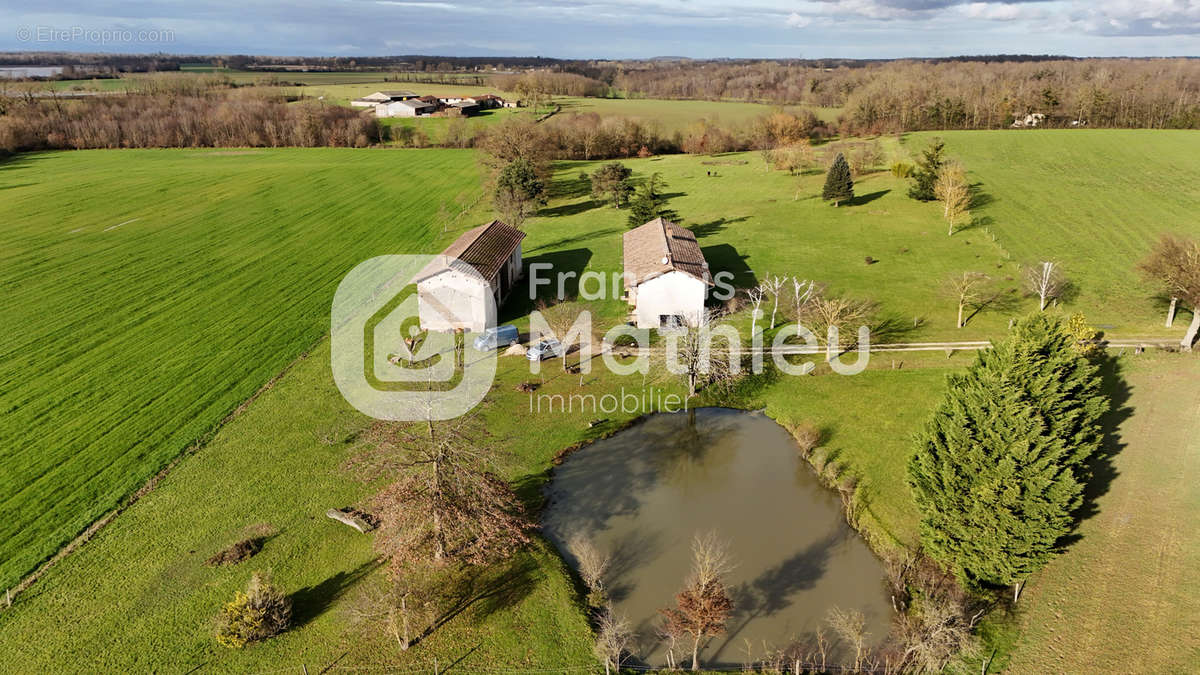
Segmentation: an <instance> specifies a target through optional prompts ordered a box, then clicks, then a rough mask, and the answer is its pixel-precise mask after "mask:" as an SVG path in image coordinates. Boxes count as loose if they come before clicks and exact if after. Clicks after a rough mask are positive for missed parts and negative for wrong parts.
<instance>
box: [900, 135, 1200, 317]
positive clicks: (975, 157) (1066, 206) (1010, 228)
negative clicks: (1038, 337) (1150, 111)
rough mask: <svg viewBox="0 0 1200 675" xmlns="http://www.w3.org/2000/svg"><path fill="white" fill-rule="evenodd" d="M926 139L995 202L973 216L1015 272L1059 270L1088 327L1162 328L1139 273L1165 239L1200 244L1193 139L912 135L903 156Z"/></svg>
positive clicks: (1197, 141)
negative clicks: (942, 145) (943, 147)
mask: <svg viewBox="0 0 1200 675" xmlns="http://www.w3.org/2000/svg"><path fill="white" fill-rule="evenodd" d="M933 135H941V136H942V137H943V138H945V140H946V143H947V152H948V154H949V155H951V156H955V157H959V158H961V159H962V160H963V161H964V163H965V164H966V166H967V168H968V170H969V171H970V174H971V178H972V180H973V181H977V182H979V183H981V185H980V188H981V190H982V191H983V192H984V193H986V194H988V195H990V196H991V197H993V198H994V201H993V202H992V203H989V204H987V205H986V206H984V207H982V208H980V209H978V210H977V212H976V215H978V216H983V217H985V218H987V219H989V220H990V224H989V228H990V229H991V230H992V231H993V232H994V233H995V234H996V236H997V237H998V242H999V243H1000V244H1001V245H1002V246H1004V247H1005V248H1006V249H1007V250H1008V251H1009V252H1010V253H1012V255H1013V258H1014V259H1015V260H1016V261H1017V262H1018V263H1022V264H1033V263H1036V262H1038V261H1040V260H1057V261H1059V262H1061V263H1062V264H1063V268H1064V270H1065V273H1066V275H1067V277H1068V278H1069V279H1070V280H1071V281H1072V282H1073V283H1074V285H1075V287H1076V290H1077V297H1076V298H1074V299H1073V300H1072V304H1074V305H1076V306H1079V307H1082V308H1085V310H1086V311H1087V312H1088V316H1089V318H1090V319H1091V320H1092V321H1093V322H1095V323H1100V324H1106V325H1111V326H1114V327H1116V328H1117V329H1118V330H1120V331H1122V332H1125V333H1126V334H1129V333H1130V332H1131V331H1135V330H1138V329H1139V327H1140V326H1151V325H1154V324H1156V323H1160V322H1161V321H1162V317H1163V310H1164V309H1165V304H1164V303H1163V302H1161V301H1157V302H1156V301H1155V299H1154V293H1155V290H1154V289H1153V287H1152V286H1150V285H1148V284H1146V283H1145V282H1144V281H1143V280H1142V279H1141V278H1140V277H1139V276H1138V273H1137V270H1136V264H1137V262H1138V261H1139V260H1140V259H1141V258H1142V257H1144V256H1145V255H1146V254H1147V253H1148V252H1149V250H1150V247H1151V245H1152V244H1153V243H1154V241H1155V240H1156V239H1157V238H1158V236H1159V234H1161V233H1163V232H1175V233H1180V234H1184V235H1188V236H1193V237H1195V236H1200V219H1198V218H1197V217H1196V214H1197V213H1198V212H1200V163H1197V162H1196V160H1195V158H1196V157H1197V156H1198V155H1200V133H1198V132H1196V131H1150V130H1114V129H1082V130H1080V129H1076V130H1049V129H1037V130H1029V131H1025V132H1014V131H982V132H980V131H973V132H945V133H942V134H932V133H924V134H915V135H912V136H910V137H908V138H907V139H906V146H907V147H908V149H909V150H910V151H912V152H914V153H915V152H917V150H918V149H919V148H920V147H922V146H923V145H924V143H925V140H926V139H927V138H928V137H930V136H933ZM964 234H966V233H964ZM1093 308H1094V309H1093ZM1185 318H1187V317H1185Z"/></svg>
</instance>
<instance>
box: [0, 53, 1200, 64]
mask: <svg viewBox="0 0 1200 675" xmlns="http://www.w3.org/2000/svg"><path fill="white" fill-rule="evenodd" d="M25 54H46V55H62V56H113V57H115V56H137V57H146V56H164V57H169V58H177V59H187V58H194V59H197V60H198V61H197V62H200V61H202V60H203V59H212V58H228V57H232V56H247V57H251V58H264V59H278V60H282V59H414V58H420V59H438V58H446V59H497V60H504V59H544V60H547V61H600V62H606V61H810V62H816V61H863V62H873V61H947V60H962V61H984V60H989V59H1007V60H1015V59H1018V58H1021V59H1026V60H1038V61H1053V60H1059V59H1061V60H1080V61H1082V60H1089V59H1097V60H1099V59H1129V60H1170V59H1200V53H1197V54H1164V55H1161V56H1154V55H1150V56H1137V55H1131V54H1114V55H1111V56H1101V55H1077V54H1052V53H1046V54H1040V53H1029V52H1001V53H995V54H967V53H963V54H945V55H939V56H932V55H925V56H894V57H867V56H863V57H856V56H709V57H706V56H684V55H661V56H643V57H617V56H578V57H571V56H552V55H547V54H519V53H512V54H470V53H462V54H450V53H437V52H421V53H415V52H414V53H404V54H401V53H379V54H354V55H345V54H317V53H314V54H282V53H280V54H274V53H266V52H248V51H230V52H220V53H217V52H208V53H201V52H175V51H160V50H156V51H148V52H136V51H125V50H113V51H109V50H101V49H85V50H68V49H12V50H3V51H0V67H2V66H4V65H5V63H6V62H5V61H4V58H5V57H9V56H15V55H25ZM19 65H28V64H19ZM39 65H45V66H52V65H57V64H54V63H49V62H47V63H44V64H39Z"/></svg>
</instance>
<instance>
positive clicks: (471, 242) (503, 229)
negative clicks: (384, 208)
mask: <svg viewBox="0 0 1200 675" xmlns="http://www.w3.org/2000/svg"><path fill="white" fill-rule="evenodd" d="M524 238H525V233H524V232H522V231H520V230H518V229H517V228H515V227H513V226H511V225H506V224H504V223H502V222H500V221H499V220H493V221H492V222H490V223H488V224H487V225H480V226H479V227H475V228H472V229H470V230H467V231H466V232H463V234H462V236H460V237H459V238H458V239H455V240H454V243H453V244H450V245H449V246H447V247H446V250H444V251H442V253H441V254H440V255H438V256H437V257H435V258H434V259H433V260H432V261H431V262H430V263H429V264H428V265H426V266H425V268H424V269H423V270H421V271H420V273H418V274H417V276H416V277H415V279H414V281H423V280H425V279H428V278H429V277H432V276H434V275H437V274H441V273H442V272H445V271H447V270H451V269H455V268H457V267H458V265H459V264H460V263H458V262H456V261H455V259H457V260H460V261H462V262H463V263H466V264H467V265H470V266H471V267H473V268H475V270H476V271H477V272H479V275H480V276H482V277H483V278H484V279H485V280H488V281H490V280H491V279H492V277H494V276H496V272H499V271H500V268H501V267H503V266H504V263H505V262H507V261H508V259H509V257H510V256H512V254H513V251H515V250H517V246H519V245H520V244H521V240H522V239H524Z"/></svg>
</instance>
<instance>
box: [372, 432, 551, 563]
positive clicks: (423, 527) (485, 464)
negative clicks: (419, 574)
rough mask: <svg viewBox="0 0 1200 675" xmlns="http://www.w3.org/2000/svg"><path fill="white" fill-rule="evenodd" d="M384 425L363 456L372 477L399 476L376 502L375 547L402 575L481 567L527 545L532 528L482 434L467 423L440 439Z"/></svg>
mask: <svg viewBox="0 0 1200 675" xmlns="http://www.w3.org/2000/svg"><path fill="white" fill-rule="evenodd" d="M411 429H412V428H411V427H405V426H397V425H392V424H385V423H381V424H378V425H376V426H375V427H373V428H372V429H371V430H370V431H369V432H368V433H367V435H366V437H365V440H367V442H368V443H369V444H371V445H372V446H373V449H372V450H370V451H368V452H367V453H365V454H364V456H363V457H360V458H359V460H358V463H359V465H360V466H362V467H365V468H366V474H367V477H370V476H371V475H372V473H374V475H375V477H379V476H381V475H394V474H395V473H400V474H401V477H400V478H399V479H398V480H396V481H395V482H392V483H390V484H389V485H387V486H386V487H384V488H383V489H382V490H381V491H380V492H379V493H378V494H377V495H376V496H375V498H374V504H375V507H376V512H377V514H378V517H379V520H380V526H379V532H378V534H377V535H376V537H375V547H376V549H377V550H378V551H379V552H380V553H381V554H382V555H383V556H384V557H385V558H387V559H388V560H389V565H390V566H391V568H392V569H393V570H400V569H403V567H404V566H405V565H406V564H407V563H409V562H411V561H414V560H422V559H425V560H429V559H431V560H432V561H434V562H441V561H443V560H448V559H454V560H461V561H464V562H467V563H483V562H487V561H490V560H494V559H499V558H504V557H507V556H508V555H511V554H512V553H513V552H514V551H516V550H517V549H519V548H521V547H522V546H524V545H525V544H527V543H528V542H529V532H530V530H531V529H532V527H533V526H532V523H531V522H530V521H529V519H528V518H527V516H526V514H525V513H524V509H523V507H522V505H521V502H520V500H519V499H518V498H517V496H516V494H514V493H513V491H512V488H511V487H509V485H508V483H506V482H504V481H503V480H501V479H500V478H498V477H497V475H496V474H495V473H494V472H493V465H494V463H495V452H494V451H493V450H492V449H490V448H488V447H487V446H486V445H483V444H481V443H480V442H479V440H478V439H479V438H481V437H483V436H485V432H484V430H483V429H480V428H475V425H472V424H469V423H468V422H467V421H466V419H463V420H460V421H459V423H458V424H457V425H450V424H446V425H442V426H440V427H439V432H438V433H434V427H433V426H432V423H431V424H430V426H429V432H428V434H422V433H413V432H412V431H411Z"/></svg>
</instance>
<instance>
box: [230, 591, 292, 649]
mask: <svg viewBox="0 0 1200 675" xmlns="http://www.w3.org/2000/svg"><path fill="white" fill-rule="evenodd" d="M291 620H292V601H291V600H290V599H288V597H287V596H286V595H284V594H283V592H282V591H280V590H279V589H278V588H277V587H276V586H275V585H274V584H272V583H271V577H270V575H267V574H262V573H259V572H255V573H254V576H252V577H250V583H249V585H247V586H246V592H245V593H243V592H241V591H238V592H237V593H236V594H235V595H234V597H233V600H231V601H229V602H227V603H225V606H224V607H222V608H221V614H220V615H219V616H218V617H217V641H218V642H220V643H221V644H223V645H225V646H226V647H230V648H240V647H245V646H246V645H247V644H250V643H251V642H257V641H259V640H265V639H267V638H269V637H271V636H273V635H278V634H279V633H282V632H283V631H285V630H287V627H288V624H289V623H290V622H291Z"/></svg>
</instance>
